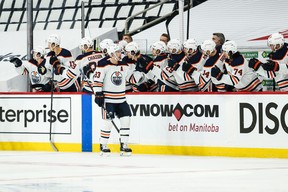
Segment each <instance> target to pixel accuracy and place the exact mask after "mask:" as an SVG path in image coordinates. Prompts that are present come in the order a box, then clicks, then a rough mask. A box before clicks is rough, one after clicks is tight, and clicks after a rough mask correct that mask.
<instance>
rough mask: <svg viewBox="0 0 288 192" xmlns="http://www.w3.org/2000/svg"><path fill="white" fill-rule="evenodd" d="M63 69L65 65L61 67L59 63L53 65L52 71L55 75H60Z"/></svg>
mask: <svg viewBox="0 0 288 192" xmlns="http://www.w3.org/2000/svg"><path fill="white" fill-rule="evenodd" d="M64 70H65V67H62V66H61V65H60V64H58V65H54V73H55V75H62V73H63V71H64Z"/></svg>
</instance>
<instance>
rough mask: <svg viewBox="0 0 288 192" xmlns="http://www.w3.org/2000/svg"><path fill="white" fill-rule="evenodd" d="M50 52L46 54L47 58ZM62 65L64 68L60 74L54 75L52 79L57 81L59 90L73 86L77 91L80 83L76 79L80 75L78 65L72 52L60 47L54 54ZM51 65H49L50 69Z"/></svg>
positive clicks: (50, 54)
mask: <svg viewBox="0 0 288 192" xmlns="http://www.w3.org/2000/svg"><path fill="white" fill-rule="evenodd" d="M52 55H53V54H52V52H49V53H48V54H47V59H50V57H51V56H52ZM56 56H57V58H58V60H59V61H60V64H61V66H62V67H65V70H64V71H63V73H62V74H61V75H55V76H54V79H55V80H56V81H57V85H58V87H59V88H60V91H61V90H66V89H69V88H70V87H71V86H75V88H76V89H77V91H80V88H81V87H80V84H79V82H78V81H77V78H78V77H79V75H80V70H79V67H78V65H76V64H75V62H74V59H73V57H72V54H71V52H70V51H69V50H67V49H64V48H61V51H60V53H59V54H58V55H56ZM51 69H52V66H51V65H50V70H51Z"/></svg>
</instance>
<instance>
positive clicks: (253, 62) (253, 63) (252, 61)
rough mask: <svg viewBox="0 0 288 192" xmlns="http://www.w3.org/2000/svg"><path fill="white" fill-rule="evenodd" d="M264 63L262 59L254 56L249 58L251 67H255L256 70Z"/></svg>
mask: <svg viewBox="0 0 288 192" xmlns="http://www.w3.org/2000/svg"><path fill="white" fill-rule="evenodd" d="M262 64H263V63H262V62H261V61H259V60H258V59H256V58H252V59H250V60H249V64H248V66H249V67H250V68H252V69H254V70H255V71H257V70H258V69H259V67H260V66H261V65H262Z"/></svg>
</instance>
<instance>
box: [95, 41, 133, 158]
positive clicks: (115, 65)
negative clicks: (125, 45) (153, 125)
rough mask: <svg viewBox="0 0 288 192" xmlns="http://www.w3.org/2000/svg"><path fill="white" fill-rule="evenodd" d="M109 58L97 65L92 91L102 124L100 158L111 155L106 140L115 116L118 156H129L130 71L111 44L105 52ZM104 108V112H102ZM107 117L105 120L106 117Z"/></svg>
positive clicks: (118, 49)
mask: <svg viewBox="0 0 288 192" xmlns="http://www.w3.org/2000/svg"><path fill="white" fill-rule="evenodd" d="M107 53H108V55H109V56H107V57H105V58H103V59H102V60H100V61H99V62H98V67H97V68H96V70H95V75H94V81H95V82H96V83H97V86H96V87H95V88H94V91H95V103H96V104H97V105H98V106H99V107H102V118H103V119H104V120H105V123H104V125H103V127H102V128H101V130H100V151H101V154H104V153H106V154H107V153H108V154H109V153H110V149H109V148H108V145H107V143H108V140H109V137H110V133H111V128H112V126H113V124H112V122H111V119H109V118H112V119H114V118H115V116H117V117H118V118H119V120H120V124H121V127H120V131H119V134H120V153H121V154H124V153H127V154H130V153H131V152H132V150H131V149H130V148H129V147H128V139H129V133H130V117H131V110H130V107H129V105H128V103H127V101H126V96H125V84H126V81H128V79H129V77H130V76H131V70H130V69H129V66H128V65H127V63H125V62H123V61H121V47H120V46H119V45H116V44H113V45H111V46H110V47H109V48H108V49H107ZM103 106H104V107H105V109H106V110H104V109H103ZM107 113H108V116H107Z"/></svg>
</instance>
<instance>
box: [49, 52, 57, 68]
mask: <svg viewBox="0 0 288 192" xmlns="http://www.w3.org/2000/svg"><path fill="white" fill-rule="evenodd" d="M49 63H50V64H51V65H53V66H54V65H58V64H60V61H59V60H58V58H57V57H56V56H55V55H53V56H51V57H50V60H49Z"/></svg>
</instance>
